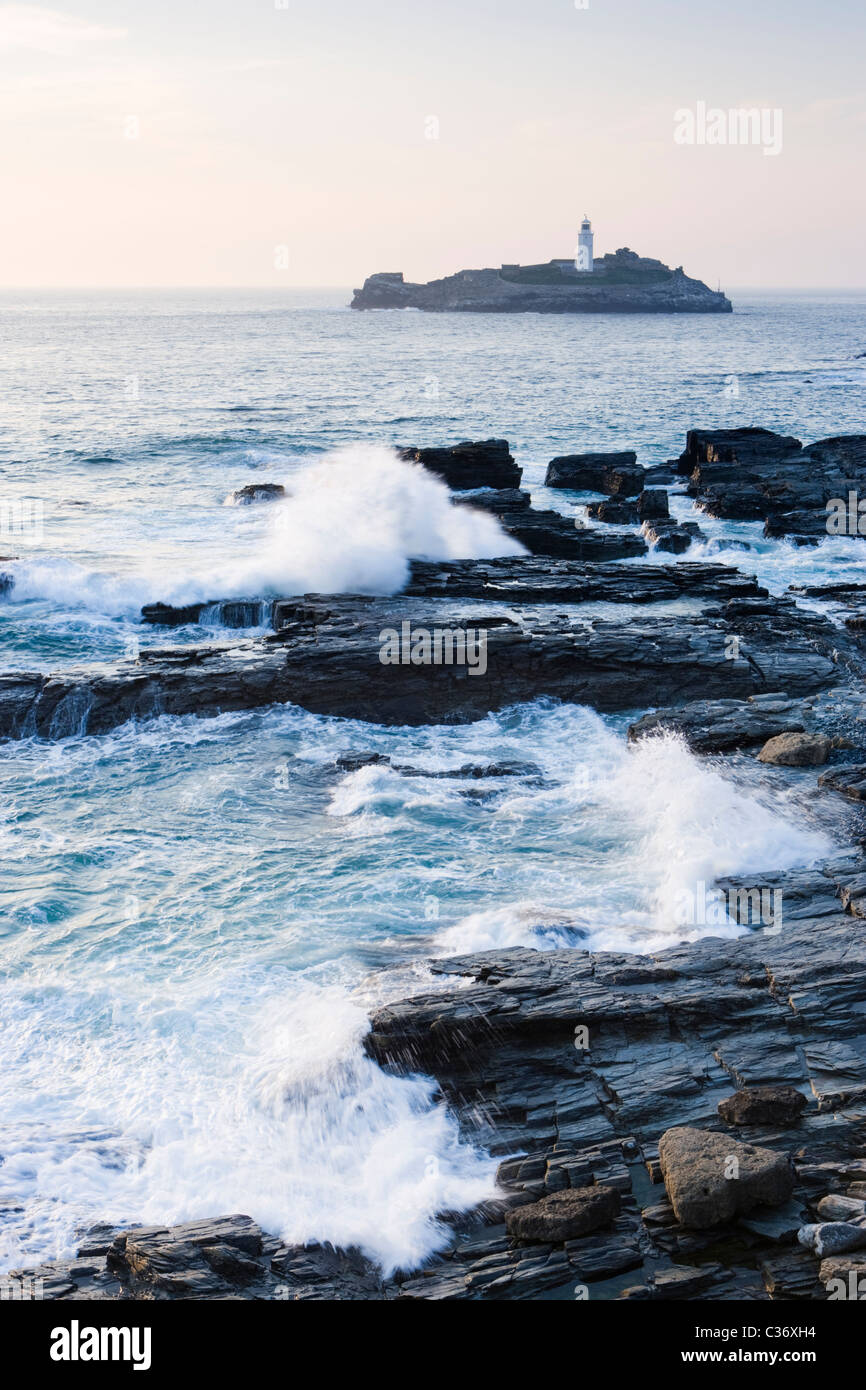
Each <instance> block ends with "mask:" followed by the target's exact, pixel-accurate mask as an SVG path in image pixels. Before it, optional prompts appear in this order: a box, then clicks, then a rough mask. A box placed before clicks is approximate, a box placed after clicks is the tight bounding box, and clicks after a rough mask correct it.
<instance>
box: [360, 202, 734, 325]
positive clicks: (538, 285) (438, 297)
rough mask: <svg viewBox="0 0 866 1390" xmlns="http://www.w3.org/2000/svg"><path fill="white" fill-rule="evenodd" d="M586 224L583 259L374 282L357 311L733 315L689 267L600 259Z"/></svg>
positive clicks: (395, 275)
mask: <svg viewBox="0 0 866 1390" xmlns="http://www.w3.org/2000/svg"><path fill="white" fill-rule="evenodd" d="M592 236H593V233H592V230H591V228H590V226H589V221H588V219H586V218H585V219H584V222H583V224H582V226H581V232H580V244H579V245H578V248H577V254H576V255H575V256H573V257H570V258H565V259H554V260H551V261H547V262H546V263H544V264H540V265H507V264H506V265H501V266H500V267H499V269H498V270H497V269H495V268H494V267H489V268H486V269H483V270H459V271H457V273H456V274H455V275H446V276H445V277H444V278H443V279H441V280H430V281H429V282H428V283H427V284H423V285H422V284H414V283H412V282H411V281H407V280H404V278H403V273H402V271H396V272H390V271H380V272H378V273H377V274H375V275H369V276H368V277H367V279H366V280H365V281H364V284H363V286H362V288H361V289H359V290H355V292H354V297H353V299H352V303H351V305H350V307H351V308H352V309H425V310H428V311H429V312H431V313H457V312H460V313H479V314H498V313H502V314H519V313H536V314H729V313H731V311H732V308H733V306H732V304H731V301H730V300H729V299H728V297H727V295H724V294H722V293H721V291H717V290H711V289H710V288H709V286H708V285H705V284H704V283H703V281H702V280H693V279H691V278H690V277H689V276H688V275H686V273H685V271H684V270H683V268H682V266H677V267H676V269H675V270H671V268H670V266H667V265H665V264H664V263H663V262H662V261H657V260H653V259H651V258H650V257H646V256H638V255H637V254H636V252H634V251H631V250H629V248H628V247H627V246H624V247H620V249H619V250H618V251H616V252H614V253H612V254H611V253H609V254H608V255H605V256H600V257H594V256H593V254H592Z"/></svg>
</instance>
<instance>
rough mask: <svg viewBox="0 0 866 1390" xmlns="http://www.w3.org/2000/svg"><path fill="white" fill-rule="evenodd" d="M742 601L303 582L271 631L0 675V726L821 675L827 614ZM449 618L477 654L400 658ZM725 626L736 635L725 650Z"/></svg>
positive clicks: (604, 705)
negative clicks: (591, 599) (587, 597)
mask: <svg viewBox="0 0 866 1390" xmlns="http://www.w3.org/2000/svg"><path fill="white" fill-rule="evenodd" d="M749 602H750V600H732V601H731V603H730V604H729V605H727V608H726V609H725V611H724V612H720V613H719V616H710V615H701V616H693V617H677V618H669V617H650V616H647V617H641V618H640V619H631V618H630V619H629V620H628V621H627V622H619V621H614V620H609V619H608V620H594V619H589V618H587V617H583V616H580V615H575V616H569V615H567V614H558V613H551V612H549V611H544V612H540V613H534V612H533V611H532V610H531V609H528V610H522V611H521V612H520V614H519V616H514V617H512V616H510V615H509V614H503V613H501V612H499V613H497V612H496V610H495V609H494V610H493V611H492V612H491V611H490V610H489V609H488V610H487V611H479V613H477V614H475V615H472V614H466V613H465V612H463V613H461V614H460V617H459V618H457V619H455V616H454V615H453V614H449V613H448V612H447V611H445V612H443V611H441V609H437V607H435V606H433V605H432V604H431V602H430V601H429V600H415V599H401V600H390V601H384V602H383V601H382V600H375V599H361V598H351V597H346V596H340V597H335V598H316V597H314V596H313V597H310V598H308V599H299V600H297V601H296V602H295V603H294V604H292V603H290V602H284V603H283V604H282V605H281V619H280V620H281V624H282V626H281V628H280V631H279V632H278V633H276V634H274V635H273V636H272V637H270V638H262V639H250V640H247V641H244V642H240V643H238V644H237V645H235V646H231V645H225V646H220V645H217V644H211V645H208V646H205V647H178V648H162V649H159V650H153V651H150V650H143V651H142V652H141V653H140V656H139V657H138V659H137V660H134V661H133V660H129V661H124V662H120V663H118V664H117V665H115V666H99V667H81V668H78V669H73V670H68V671H62V672H57V673H55V674H50V675H42V674H36V673H33V674H31V673H20V674H10V675H6V676H3V677H0V736H3V737H22V736H28V735H32V734H38V735H43V736H48V737H51V738H59V737H64V736H67V735H69V734H72V733H83V732H90V733H96V732H102V731H104V730H106V729H110V728H113V727H115V726H116V725H117V724H119V723H122V722H124V721H125V720H127V719H130V718H137V719H143V718H152V717H153V716H155V715H159V714H200V715H214V714H218V713H223V712H226V711H229V710H238V709H253V708H256V707H259V706H262V705H267V704H273V703H286V702H291V703H292V704H296V705H300V706H301V707H302V708H304V709H308V710H310V711H312V712H313V713H316V714H330V715H339V716H343V717H346V718H352V719H363V720H367V721H368V722H370V723H375V724H440V723H454V722H456V723H465V722H468V721H471V720H474V719H480V718H483V717H485V716H486V715H487V714H489V713H490V712H491V711H493V710H497V709H501V708H503V707H505V706H507V705H509V704H515V703H519V702H522V701H526V700H533V699H536V698H537V697H538V696H540V695H548V696H553V697H556V698H559V699H562V700H567V701H570V702H573V703H575V704H584V705H591V706H592V707H593V708H595V709H598V710H601V711H613V710H622V709H633V708H637V707H640V706H641V705H643V706H645V705H646V704H647V703H648V701H649V699H650V698H655V699H659V700H661V701H663V702H667V703H672V702H673V701H674V700H682V699H689V698H697V697H698V696H699V695H707V694H710V695H711V696H713V697H718V698H725V697H727V698H746V697H747V696H749V695H750V694H754V693H756V692H759V691H761V690H763V689H768V690H775V689H779V688H786V689H788V690H789V691H790V692H791V693H794V694H799V693H803V694H804V693H806V692H808V691H813V690H818V689H820V688H822V687H823V686H826V685H827V684H829V683H830V681H831V680H832V677H833V672H834V662H833V655H832V653H833V650H834V647H835V641H836V638H837V630H836V629H834V628H833V627H832V626H831V625H830V624H825V623H822V620H820V619H818V618H815V617H814V616H808V615H802V616H801V615H799V613H798V610H796V609H795V608H794V607H793V606H792V607H791V609H790V610H788V609H786V608H785V607H784V605H782V604H781V602H780V601H775V602H764V603H762V604H761V605H760V611H758V612H750V613H749V615H748V617H747V618H744V617H742V616H740V612H741V610H740V608H739V605H740V603H746V604H748V603H749ZM728 609H730V610H731V611H732V613H733V617H732V618H730V619H729V618H728V616H727V613H728ZM732 623H735V627H732ZM404 624H406V625H407V626H406V627H405V628H404ZM455 628H457V629H459V630H460V631H462V632H464V633H465V631H466V630H471V631H473V632H475V633H476V634H477V633H479V632H480V631H484V632H485V634H486V636H485V648H484V668H483V669H482V668H481V666H480V665H478V666H477V669H475V670H472V669H469V667H468V666H467V664H465V663H464V664H460V663H458V662H453V663H451V664H447V663H445V664H435V663H433V664H423V663H422V664H415V663H414V661H413V660H412V657H411V650H410V647H411V640H412V634H413V633H415V634H416V636H417V634H418V633H419V631H420V632H421V633H423V634H426V635H427V639H428V643H432V635H433V633H434V632H435V631H436V630H437V629H439V630H440V631H442V630H445V631H452V632H453V630H454V629H455ZM732 631H734V632H736V633H737V635H738V642H739V646H738V651H737V655H736V657H734V658H733V659H732V657H731V648H730V641H729V638H730V636H731V633H732ZM404 633H405V634H406V637H407V642H406V646H405V648H404V659H401V661H400V663H399V664H383V661H382V660H381V654H382V650H383V642H384V641H385V636H388V634H391V635H392V636H391V637H389V641H391V640H397V639H399V640H400V641H401V642H402V641H403V638H402V637H401V634H404ZM383 634H385V636H383ZM394 634H396V636H394ZM825 652H826V653H827V654H826V655H825V654H824V653H825Z"/></svg>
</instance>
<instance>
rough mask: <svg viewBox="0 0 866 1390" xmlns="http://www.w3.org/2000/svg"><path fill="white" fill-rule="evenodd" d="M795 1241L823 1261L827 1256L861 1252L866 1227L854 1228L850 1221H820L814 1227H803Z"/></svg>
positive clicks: (864, 1244) (865, 1240)
mask: <svg viewBox="0 0 866 1390" xmlns="http://www.w3.org/2000/svg"><path fill="white" fill-rule="evenodd" d="M797 1239H798V1240H799V1242H800V1244H801V1245H803V1246H805V1247H806V1249H807V1250H814V1252H815V1254H816V1255H817V1256H818V1259H819V1260H823V1259H824V1257H825V1256H827V1255H845V1254H847V1252H848V1251H849V1250H862V1249H863V1248H864V1246H866V1226H855V1225H852V1223H851V1222H850V1221H822V1222H819V1223H818V1224H817V1225H815V1226H803V1227H802V1228H801V1229H800V1231H799V1232H798V1234H797Z"/></svg>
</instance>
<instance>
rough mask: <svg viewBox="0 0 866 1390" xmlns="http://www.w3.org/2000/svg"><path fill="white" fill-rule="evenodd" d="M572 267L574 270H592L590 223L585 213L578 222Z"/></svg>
mask: <svg viewBox="0 0 866 1390" xmlns="http://www.w3.org/2000/svg"><path fill="white" fill-rule="evenodd" d="M574 268H575V270H589V271H591V270H592V223H591V222H590V220H589V218H588V217H587V215H586V213H584V215H583V221H582V222H581V224H580V235H579V236H578V238H577V256H576V257H575V261H574Z"/></svg>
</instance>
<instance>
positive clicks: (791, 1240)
mask: <svg viewBox="0 0 866 1390" xmlns="http://www.w3.org/2000/svg"><path fill="white" fill-rule="evenodd" d="M863 869H864V860H863V858H862V856H860V857H858V856H856V855H854V856H849V857H848V859H847V860H846V861H845V864H844V865H843V864H842V863H841V862H839V863H836V865H835V867H834V868H832V870H831V869H829V866H828V872H831V873H834V874H835V875H836V878H837V879H838V880H839V881H840V882H841V881H842V879H843V876H844V875H845V874H847V875H848V877H849V878H851V877H854V876H856V874H857V873H858V872H861V873H862V872H863ZM817 876H818V877H820V872H819V874H818V875H817ZM825 881H826V880H825ZM836 886H838V884H837V885H836ZM813 902H814V908H815V911H814V912H813V913H812V914H808V913H807V914H806V915H805V916H802V917H799V918H795V919H793V920H791V921H790V922H789V921H786V922H785V924H784V926H783V929H782V931H781V932H779V933H778V934H775V935H774V934H772V933H770V932H767V931H763V930H758V931H753V932H749V933H747V934H746V935H744V936H743V937H741V938H739V939H737V940H734V941H731V940H722V939H719V938H705V939H703V940H701V941H699V942H697V943H696V944H694V945H682V946H677V947H674V948H672V949H670V950H666V951H660V952H655V953H652V954H649V955H642V956H637V955H628V954H617V953H610V952H586V951H580V950H557V951H544V952H542V951H534V950H530V949H526V948H521V947H518V948H513V949H510V950H500V951H489V952H482V953H479V954H476V955H472V956H463V957H457V958H454V959H450V960H444V961H441V960H440V961H434V962H433V963H432V969H433V971H434V973H435V974H437V975H438V976H439V978H440V981H441V984H442V988H441V989H439V990H436V991H433V992H429V993H426V994H418V995H415V996H414V997H412V998H409V999H406V1000H402V1001H398V1002H395V1003H394V1004H391V1005H389V1006H387V1007H385V1008H383V1009H381V1010H379V1011H378V1012H377V1013H376V1014H375V1016H374V1017H373V1019H372V1025H371V1031H370V1033H369V1035H368V1038H367V1050H368V1052H369V1053H370V1055H371V1056H373V1057H374V1058H376V1059H377V1060H378V1061H379V1062H380V1063H381V1064H382V1065H384V1066H385V1067H387V1068H389V1069H394V1070H396V1071H398V1072H417V1071H422V1072H425V1073H428V1074H432V1075H433V1076H434V1077H435V1078H436V1079H437V1081H438V1083H439V1086H440V1088H441V1091H442V1096H443V1103H448V1104H449V1105H450V1106H451V1107H452V1109H453V1110H454V1111H455V1113H456V1114H457V1116H458V1119H459V1122H460V1126H461V1129H462V1132H463V1134H464V1137H465V1138H467V1139H469V1140H472V1141H474V1142H480V1143H483V1144H485V1145H487V1146H488V1147H489V1148H490V1149H491V1150H492V1151H493V1152H494V1153H498V1154H500V1155H501V1156H502V1162H501V1163H500V1167H499V1173H498V1193H497V1194H496V1195H495V1196H492V1197H491V1200H490V1201H489V1202H487V1203H486V1204H485V1205H484V1206H482V1207H481V1208H479V1209H478V1210H476V1211H475V1212H474V1213H467V1214H466V1215H464V1216H462V1217H453V1216H452V1217H448V1218H447V1219H448V1221H449V1223H450V1225H451V1232H452V1233H451V1237H450V1240H449V1242H448V1245H447V1248H446V1249H445V1250H444V1251H443V1252H442V1253H441V1254H440V1255H438V1256H436V1257H434V1258H432V1259H431V1260H430V1261H429V1263H428V1264H427V1265H425V1266H424V1267H423V1268H422V1269H420V1270H415V1271H411V1272H404V1273H398V1274H395V1275H393V1276H391V1277H389V1278H384V1277H383V1276H382V1273H381V1271H380V1270H378V1269H377V1268H376V1267H375V1266H374V1265H372V1264H371V1263H370V1262H369V1260H367V1259H366V1258H365V1257H364V1255H363V1254H362V1252H360V1251H357V1250H334V1249H332V1248H330V1247H327V1246H321V1245H310V1246H307V1247H300V1246H288V1245H286V1244H285V1243H284V1242H281V1241H280V1240H279V1239H278V1238H277V1237H276V1236H274V1235H269V1234H267V1233H266V1232H264V1231H262V1230H261V1229H260V1228H259V1227H258V1226H257V1225H256V1224H255V1223H254V1222H252V1221H251V1220H250V1218H249V1217H243V1216H232V1217H223V1218H219V1219H218V1220H214V1221H202V1222H193V1223H187V1224H186V1225H184V1226H179V1227H174V1228H153V1227H148V1228H139V1229H132V1230H128V1231H116V1230H111V1229H108V1228H98V1229H96V1230H94V1231H93V1232H91V1233H90V1235H89V1236H88V1239H87V1240H86V1241H85V1242H84V1243H83V1244H82V1248H81V1251H80V1253H79V1255H78V1257H77V1258H75V1259H72V1260H68V1261H63V1262H57V1263H56V1264H52V1265H46V1266H43V1267H41V1269H33V1270H29V1271H27V1277H28V1278H30V1279H33V1278H37V1277H38V1278H42V1279H43V1280H44V1281H45V1287H44V1296H45V1297H46V1298H59V1299H63V1300H67V1299H69V1300H71V1299H78V1298H81V1299H89V1298H106V1297H110V1298H116V1299H122V1300H126V1299H136V1300H137V1299H151V1298H157V1299H164V1298H189V1299H196V1298H208V1299H212V1298H217V1299H221V1298H230V1299H232V1298H240V1299H292V1300H302V1299H303V1300H306V1299H313V1300H340V1299H364V1300H368V1301H369V1300H394V1299H434V1300H439V1299H444V1300H467V1299H469V1300H479V1299H480V1300H490V1299H493V1300H498V1299H506V1300H511V1299H518V1300H522V1299H539V1298H549V1297H567V1298H573V1297H575V1296H576V1295H577V1296H588V1297H590V1298H591V1299H595V1298H605V1299H611V1298H620V1297H622V1298H653V1299H662V1300H666V1299H691V1300H699V1301H700V1300H711V1301H712V1300H727V1299H730V1298H736V1299H749V1300H759V1301H760V1300H766V1299H775V1300H782V1301H786V1300H791V1299H797V1300H799V1299H815V1298H826V1297H830V1296H838V1294H836V1293H835V1292H834V1290H835V1288H836V1286H834V1285H832V1284H831V1280H833V1279H834V1278H846V1279H847V1278H848V1275H849V1274H850V1273H851V1272H852V1271H853V1273H854V1276H855V1277H857V1278H859V1277H860V1276H861V1273H862V1275H863V1277H866V1266H864V1265H863V1261H862V1255H861V1254H859V1253H858V1250H857V1249H854V1250H853V1251H852V1250H851V1247H848V1249H847V1250H846V1251H845V1252H844V1253H843V1252H841V1248H840V1245H839V1244H836V1245H835V1249H833V1251H832V1257H831V1253H830V1252H831V1248H832V1247H833V1246H834V1242H840V1241H844V1240H852V1241H854V1242H855V1243H856V1242H859V1240H860V1237H861V1236H862V1237H863V1238H864V1239H866V1234H864V1233H866V1224H863V1225H861V1224H860V1223H861V1221H863V1217H862V1216H861V1212H862V1211H863V1209H864V1198H866V1158H864V1157H863V1153H864V1146H866V969H864V967H866V934H856V933H855V934H853V935H852V931H851V921H852V919H851V917H850V915H847V914H846V913H844V912H843V911H842V908H841V904H840V902H839V900H838V898H837V899H836V904H835V910H834V911H832V912H827V911H825V910H824V904H823V902H822V900H821V897H820V893H819V891H818V889H817V888H816V891H815V894H814V895H813ZM798 1097H799V1100H798V1099H797V1098H798ZM720 1106H721V1109H722V1111H723V1112H724V1113H725V1114H726V1115H727V1116H728V1118H729V1119H731V1118H732V1119H733V1121H734V1123H735V1124H736V1137H734V1136H733V1135H732V1134H731V1130H730V1128H729V1125H728V1122H727V1121H726V1120H725V1119H722V1118H721V1117H720V1114H719V1109H720ZM795 1112H796V1113H795ZM678 1135H679V1136H680V1137H679V1139H678V1138H677V1136H678ZM683 1135H685V1136H686V1140H687V1142H686V1143H684V1142H683V1139H682V1136H683ZM732 1158H735V1159H737V1161H738V1164H739V1172H738V1175H737V1176H731V1173H732V1167H731V1163H730V1160H731V1159H732ZM726 1174H727V1176H726ZM663 1177H664V1178H665V1179H666V1180H667V1183H668V1190H666V1188H665V1185H664V1183H663ZM704 1187H707V1188H709V1189H710V1191H709V1194H707V1193H705V1192H704V1191H703V1188H704ZM610 1194H613V1195H612V1196H611V1195H610ZM708 1197H709V1199H710V1202H711V1210H710V1211H709V1213H708V1212H707V1206H706V1204H707V1200H708ZM670 1198H673V1200H672V1201H671V1200H670ZM692 1200H694V1201H695V1202H696V1203H697V1207H696V1208H695V1207H693V1206H692V1205H690V1202H692ZM539 1212H540V1213H541V1216H542V1217H543V1216H544V1213H545V1212H548V1213H551V1219H550V1221H549V1222H545V1221H544V1220H542V1221H540V1222H539V1224H535V1223H536V1220H537V1218H538V1216H539ZM582 1213H585V1214H586V1215H585V1220H586V1222H587V1223H589V1222H590V1220H591V1221H592V1223H593V1227H594V1228H592V1229H590V1226H589V1225H588V1224H587V1225H585V1226H583V1228H582V1233H580V1234H577V1233H576V1232H577V1230H578V1228H579V1227H580V1226H581V1223H582V1222H583V1220H584V1216H583V1215H582ZM590 1213H592V1216H591V1217H590ZM708 1216H709V1218H711V1220H712V1223H713V1224H712V1225H708V1224H706V1222H707V1219H708ZM560 1218H562V1222H561V1224H557V1223H558V1222H559V1219H560ZM572 1218H574V1221H575V1222H576V1223H577V1225H576V1226H575V1225H570V1224H569V1222H570V1221H571V1220H572ZM596 1220H598V1223H599V1224H597V1225H596V1224H595V1222H596ZM810 1226H817V1227H820V1228H821V1229H822V1231H823V1232H827V1235H826V1241H824V1240H822V1241H820V1242H818V1241H817V1240H811V1238H810V1243H808V1244H804V1243H803V1242H802V1241H800V1240H799V1233H800V1232H801V1231H802V1230H803V1229H804V1228H807V1227H810ZM842 1226H845V1227H849V1228H853V1230H854V1231H856V1232H859V1233H860V1234H859V1235H853V1234H851V1231H850V1230H849V1231H848V1233H847V1235H845V1234H844V1233H843V1234H842V1235H840V1233H839V1231H838V1229H837V1228H839V1227H842ZM831 1228H833V1229H831ZM819 1245H820V1250H819V1248H818V1246H819ZM822 1252H823V1253H822ZM581 1289H583V1290H584V1291H585V1292H584V1293H583V1294H581V1293H580V1290H581Z"/></svg>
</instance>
